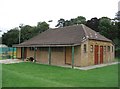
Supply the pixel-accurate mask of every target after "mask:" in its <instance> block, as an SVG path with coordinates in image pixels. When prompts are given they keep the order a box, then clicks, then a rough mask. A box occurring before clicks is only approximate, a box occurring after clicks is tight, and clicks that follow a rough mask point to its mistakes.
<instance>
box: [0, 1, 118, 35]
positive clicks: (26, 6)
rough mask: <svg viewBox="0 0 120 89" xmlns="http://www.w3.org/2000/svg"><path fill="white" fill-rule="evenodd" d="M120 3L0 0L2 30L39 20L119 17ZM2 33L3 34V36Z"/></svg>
mask: <svg viewBox="0 0 120 89" xmlns="http://www.w3.org/2000/svg"><path fill="white" fill-rule="evenodd" d="M118 1H119V0H0V30H2V32H6V30H10V29H11V28H14V27H18V26H19V25H20V24H25V25H31V26H36V25H37V22H39V21H46V22H47V21H48V20H53V22H52V23H50V27H52V28H53V27H54V26H55V25H56V24H57V20H59V19H60V18H64V19H71V18H76V17H77V16H84V17H86V19H87V20H88V19H91V18H93V17H98V18H100V17H102V16H107V17H110V18H114V17H115V13H116V12H117V11H118ZM0 34H1V33H0Z"/></svg>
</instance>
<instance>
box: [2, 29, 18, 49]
mask: <svg viewBox="0 0 120 89" xmlns="http://www.w3.org/2000/svg"><path fill="white" fill-rule="evenodd" d="M18 34H19V30H18V28H14V29H11V30H10V31H8V32H7V33H4V34H3V35H2V43H3V44H5V45H7V46H9V47H11V46H12V45H13V44H18V43H19V42H18Z"/></svg>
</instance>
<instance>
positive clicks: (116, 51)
mask: <svg viewBox="0 0 120 89" xmlns="http://www.w3.org/2000/svg"><path fill="white" fill-rule="evenodd" d="M115 57H116V58H120V48H118V49H116V50H115Z"/></svg>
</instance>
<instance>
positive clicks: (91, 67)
mask: <svg viewBox="0 0 120 89" xmlns="http://www.w3.org/2000/svg"><path fill="white" fill-rule="evenodd" d="M118 63H120V62H112V63H107V64H99V65H92V66H87V67H74V68H75V69H80V70H90V69H94V68H100V67H104V66H108V65H115V64H118Z"/></svg>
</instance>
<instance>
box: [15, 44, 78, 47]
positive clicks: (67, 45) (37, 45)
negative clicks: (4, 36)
mask: <svg viewBox="0 0 120 89" xmlns="http://www.w3.org/2000/svg"><path fill="white" fill-rule="evenodd" d="M78 45H80V44H57V45H56V44H48V45H46V44H43V45H42V44H40V45H39V44H30V45H19V44H18V45H13V47H70V46H78Z"/></svg>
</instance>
